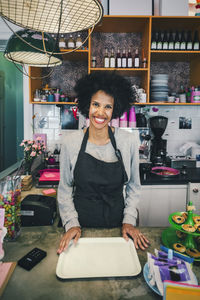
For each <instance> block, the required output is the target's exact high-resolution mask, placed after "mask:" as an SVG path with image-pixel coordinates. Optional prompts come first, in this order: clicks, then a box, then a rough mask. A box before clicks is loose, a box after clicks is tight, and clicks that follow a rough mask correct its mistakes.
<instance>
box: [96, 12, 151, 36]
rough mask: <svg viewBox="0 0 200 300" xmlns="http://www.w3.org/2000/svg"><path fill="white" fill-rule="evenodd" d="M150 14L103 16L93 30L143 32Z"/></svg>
mask: <svg viewBox="0 0 200 300" xmlns="http://www.w3.org/2000/svg"><path fill="white" fill-rule="evenodd" d="M150 18H151V17H150V16H108V15H106V16H104V17H103V19H102V21H101V23H99V24H98V25H97V26H96V27H95V30H94V31H96V32H119V33H120V32H121V33H122V32H127V33H128V32H143V31H144V28H145V24H149V22H150Z"/></svg>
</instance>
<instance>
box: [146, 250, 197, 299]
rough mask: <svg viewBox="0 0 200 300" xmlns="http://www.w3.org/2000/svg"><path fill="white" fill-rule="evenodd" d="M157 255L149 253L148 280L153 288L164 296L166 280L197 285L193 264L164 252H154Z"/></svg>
mask: <svg viewBox="0 0 200 300" xmlns="http://www.w3.org/2000/svg"><path fill="white" fill-rule="evenodd" d="M154 252H155V255H153V254H151V253H149V252H148V253H147V261H148V267H149V273H148V279H149V283H150V285H152V286H155V287H157V288H158V290H159V292H160V294H161V295H163V283H164V281H165V280H172V281H175V282H178V283H179V282H182V283H187V284H197V280H196V277H195V275H194V273H193V271H192V269H191V264H190V263H188V262H186V261H183V260H182V259H179V258H177V257H174V256H173V252H172V257H170V258H169V256H170V255H171V253H170V255H169V254H168V253H165V252H163V251H160V250H157V249H155V250H154Z"/></svg>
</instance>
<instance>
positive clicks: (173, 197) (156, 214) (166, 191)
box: [139, 185, 187, 227]
mask: <svg viewBox="0 0 200 300" xmlns="http://www.w3.org/2000/svg"><path fill="white" fill-rule="evenodd" d="M186 195H187V185H150V186H142V189H141V196H140V202H139V225H140V226H149V227H153V226H159V227H166V226H169V222H168V217H169V215H170V214H171V213H173V212H176V211H185V209H186Z"/></svg>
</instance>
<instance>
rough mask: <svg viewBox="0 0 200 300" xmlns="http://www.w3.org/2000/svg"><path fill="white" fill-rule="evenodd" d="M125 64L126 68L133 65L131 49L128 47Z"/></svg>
mask: <svg viewBox="0 0 200 300" xmlns="http://www.w3.org/2000/svg"><path fill="white" fill-rule="evenodd" d="M127 64H128V68H132V67H133V58H132V55H131V49H130V48H129V49H128V59H127Z"/></svg>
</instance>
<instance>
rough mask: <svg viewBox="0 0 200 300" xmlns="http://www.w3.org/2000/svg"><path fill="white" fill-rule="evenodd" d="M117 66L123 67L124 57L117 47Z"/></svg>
mask: <svg viewBox="0 0 200 300" xmlns="http://www.w3.org/2000/svg"><path fill="white" fill-rule="evenodd" d="M116 66H117V68H121V67H122V57H121V53H120V50H119V48H118V49H117V57H116Z"/></svg>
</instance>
